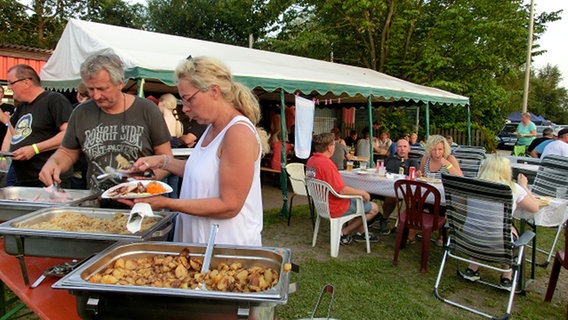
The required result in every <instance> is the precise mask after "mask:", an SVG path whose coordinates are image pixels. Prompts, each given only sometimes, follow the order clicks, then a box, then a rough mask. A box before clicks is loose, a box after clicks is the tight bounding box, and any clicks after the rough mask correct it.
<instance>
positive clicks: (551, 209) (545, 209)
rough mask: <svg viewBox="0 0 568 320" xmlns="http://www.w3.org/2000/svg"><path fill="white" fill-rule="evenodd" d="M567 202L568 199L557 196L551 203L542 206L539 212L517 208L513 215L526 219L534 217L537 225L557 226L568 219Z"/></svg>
mask: <svg viewBox="0 0 568 320" xmlns="http://www.w3.org/2000/svg"><path fill="white" fill-rule="evenodd" d="M567 204H568V200H565V199H556V198H555V199H552V200H551V201H550V204H549V205H547V206H542V207H540V208H539V210H538V212H537V213H531V212H527V211H525V210H523V209H517V210H515V212H514V213H513V217H514V218H517V219H526V220H530V219H534V223H535V224H536V225H537V226H543V227H557V226H559V225H561V224H563V223H564V222H565V221H566V219H568V214H567V213H568V212H566V205H567Z"/></svg>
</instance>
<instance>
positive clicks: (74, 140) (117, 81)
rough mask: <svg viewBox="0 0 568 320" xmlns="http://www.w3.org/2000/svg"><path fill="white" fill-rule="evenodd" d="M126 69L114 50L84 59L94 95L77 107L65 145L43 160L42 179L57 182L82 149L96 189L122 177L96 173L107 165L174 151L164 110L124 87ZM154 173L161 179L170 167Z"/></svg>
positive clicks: (89, 180)
mask: <svg viewBox="0 0 568 320" xmlns="http://www.w3.org/2000/svg"><path fill="white" fill-rule="evenodd" d="M123 70H124V66H123V63H122V61H121V60H120V58H119V57H118V56H117V55H115V54H98V55H93V56H91V57H88V58H87V59H86V60H85V62H83V64H82V65H81V78H82V79H83V82H84V83H85V85H86V86H87V89H88V91H89V97H90V98H91V100H90V101H88V102H85V103H83V104H81V105H80V106H78V107H77V108H76V109H75V110H74V111H73V114H72V115H71V118H70V119H69V123H68V126H67V131H66V132H65V136H64V138H63V142H62V143H61V147H60V148H59V149H57V151H56V152H55V153H54V154H53V155H52V156H51V157H50V158H49V160H48V161H47V162H46V164H45V165H44V166H43V168H42V170H41V172H40V180H42V181H43V182H44V183H45V184H46V185H51V184H53V181H56V182H58V181H59V179H60V178H59V174H60V173H61V172H62V171H64V170H68V169H70V168H71V167H72V166H73V164H74V163H75V162H76V161H77V160H78V159H79V155H80V154H81V151H82V152H84V153H85V156H86V158H87V164H88V171H87V184H88V187H89V188H90V189H91V190H94V191H104V190H106V189H107V188H109V187H111V186H113V185H115V184H117V183H120V182H121V181H116V179H109V180H104V179H102V180H99V179H97V177H98V176H99V175H101V174H102V173H105V172H106V167H107V166H110V167H112V168H115V169H127V168H128V167H129V166H130V165H131V164H132V163H134V162H135V161H136V160H137V159H138V158H140V157H143V156H149V155H152V154H164V155H169V156H172V150H171V147H170V138H171V136H170V133H169V131H168V128H167V126H166V123H165V121H164V118H163V117H162V114H161V113H160V110H159V109H158V108H156V106H155V105H153V104H152V102H151V101H149V100H146V99H141V98H138V97H135V96H132V95H129V94H125V93H123V92H122V88H123V85H124V72H123ZM155 174H156V178H155V179H156V180H161V179H163V178H164V177H165V176H166V175H167V172H166V171H164V170H156V171H155Z"/></svg>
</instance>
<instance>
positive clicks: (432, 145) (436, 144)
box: [416, 135, 463, 177]
mask: <svg viewBox="0 0 568 320" xmlns="http://www.w3.org/2000/svg"><path fill="white" fill-rule="evenodd" d="M451 152H452V149H451V148H450V145H449V144H448V141H447V140H446V138H444V137H442V136H440V135H431V136H430V137H429V138H428V140H427V141H426V145H425V146H424V157H422V160H421V161H420V169H419V170H418V171H417V172H416V176H418V177H428V174H430V173H434V174H436V176H437V177H440V176H441V175H442V173H449V174H455V175H458V176H463V173H462V171H461V169H460V165H459V164H458V160H457V159H456V157H454V156H453V155H451V154H450V153H451Z"/></svg>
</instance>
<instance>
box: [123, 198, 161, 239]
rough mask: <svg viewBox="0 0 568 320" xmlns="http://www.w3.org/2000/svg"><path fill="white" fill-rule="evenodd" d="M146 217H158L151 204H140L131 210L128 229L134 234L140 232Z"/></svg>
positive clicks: (127, 223) (127, 224)
mask: <svg viewBox="0 0 568 320" xmlns="http://www.w3.org/2000/svg"><path fill="white" fill-rule="evenodd" d="M145 217H156V215H154V211H153V210H152V207H151V206H150V204H149V203H145V202H138V203H136V204H135V205H134V206H133V207H132V209H131V210H130V216H129V217H128V222H126V229H127V230H128V231H130V232H132V233H136V232H138V231H140V229H141V228H142V220H144V218H145Z"/></svg>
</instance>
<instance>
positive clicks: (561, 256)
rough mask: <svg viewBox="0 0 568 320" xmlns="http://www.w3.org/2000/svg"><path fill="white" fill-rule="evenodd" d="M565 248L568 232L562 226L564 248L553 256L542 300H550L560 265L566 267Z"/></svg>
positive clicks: (567, 263)
mask: <svg viewBox="0 0 568 320" xmlns="http://www.w3.org/2000/svg"><path fill="white" fill-rule="evenodd" d="M566 248H568V232H566V228H564V250H558V251H556V256H555V257H554V262H553V263H552V270H551V271H550V278H549V280H548V288H547V289H546V294H545V296H544V301H547V302H550V301H551V300H552V296H553V295H554V290H555V289H556V283H557V282H558V276H559V275H560V267H562V268H564V269H568V256H567V255H566ZM566 319H568V306H567V309H566Z"/></svg>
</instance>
